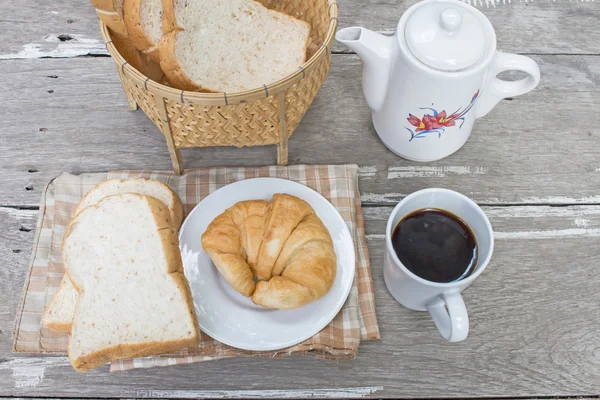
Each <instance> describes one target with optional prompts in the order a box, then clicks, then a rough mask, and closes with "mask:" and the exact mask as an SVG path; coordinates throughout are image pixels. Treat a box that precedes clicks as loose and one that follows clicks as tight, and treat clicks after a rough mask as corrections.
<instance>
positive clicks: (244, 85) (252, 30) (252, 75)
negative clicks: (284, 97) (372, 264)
mask: <svg viewBox="0 0 600 400" xmlns="http://www.w3.org/2000/svg"><path fill="white" fill-rule="evenodd" d="M127 1H129V0H127ZM144 1H145V0H144ZM163 19H164V22H163V26H164V27H165V32H168V33H166V34H165V35H164V36H163V38H162V39H161V41H160V46H159V53H160V64H161V67H162V69H163V71H164V72H165V75H166V76H167V78H168V79H169V81H170V82H171V83H173V84H174V86H176V87H178V88H180V89H184V90H194V91H207V92H239V91H244V90H249V89H254V88H259V87H263V85H268V84H271V83H273V82H276V81H278V80H279V79H282V78H284V77H285V76H287V75H289V74H291V73H293V72H294V71H296V70H297V69H298V68H299V67H300V66H301V65H302V64H304V61H305V58H306V47H307V43H308V38H309V33H310V26H309V24H308V23H307V22H305V21H301V20H298V19H296V18H293V17H291V16H289V15H286V14H283V13H280V12H277V11H273V10H269V9H267V8H266V7H264V6H263V5H262V4H260V3H258V2H256V1H253V0H202V1H189V0H165V1H164V16H163Z"/></svg>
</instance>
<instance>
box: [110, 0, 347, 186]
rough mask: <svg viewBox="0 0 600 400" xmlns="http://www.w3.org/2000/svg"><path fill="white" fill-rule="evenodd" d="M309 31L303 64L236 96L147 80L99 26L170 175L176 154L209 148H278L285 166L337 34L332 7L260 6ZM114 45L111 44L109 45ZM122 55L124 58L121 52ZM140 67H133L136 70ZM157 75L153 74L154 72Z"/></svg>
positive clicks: (309, 1)
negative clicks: (165, 151) (165, 155)
mask: <svg viewBox="0 0 600 400" xmlns="http://www.w3.org/2000/svg"><path fill="white" fill-rule="evenodd" d="M260 2H261V3H263V4H264V5H265V6H267V7H268V8H272V9H274V10H277V11H282V12H285V13H286V14H289V15H292V16H294V17H296V18H298V19H302V20H304V21H307V22H308V23H310V25H311V33H310V39H309V45H308V51H307V60H308V61H307V62H306V63H305V64H304V65H302V66H299V67H298V70H297V71H295V72H294V73H293V74H291V75H289V76H287V77H285V78H284V79H281V80H279V81H277V82H274V83H271V84H268V85H265V86H264V87H260V88H256V89H253V90H248V91H245V92H237V93H200V92H188V91H182V90H178V89H174V88H172V87H169V86H165V85H163V84H161V83H158V82H156V81H155V80H153V79H157V78H156V76H157V74H156V73H154V74H148V73H147V74H148V75H152V76H151V77H148V76H146V75H144V74H142V73H141V72H139V71H138V70H137V69H136V68H135V67H134V66H133V65H136V66H137V65H139V60H137V63H136V62H130V60H128V58H129V57H128V56H127V54H126V55H125V58H124V57H123V55H122V54H121V53H120V52H119V51H118V50H117V48H118V47H119V48H121V49H123V47H122V46H118V45H116V44H117V43H116V42H117V41H118V40H120V39H119V38H118V36H116V35H114V37H111V31H110V30H109V29H108V28H107V27H106V25H104V24H101V28H102V36H103V38H104V41H105V43H106V48H107V49H108V51H109V52H110V54H111V56H112V58H113V59H114V60H115V62H116V63H117V70H118V71H119V75H120V77H121V83H122V84H123V89H124V90H125V94H126V95H127V99H128V103H129V108H130V109H132V110H135V109H137V107H140V108H141V109H142V110H144V112H145V113H146V115H147V116H148V117H149V118H150V119H151V120H152V122H154V124H155V125H156V126H157V127H158V129H159V130H160V131H161V132H162V133H163V134H164V135H165V138H166V141H167V146H168V148H169V153H170V155H171V161H172V162H173V170H174V171H175V172H176V173H177V174H181V173H182V172H183V159H182V157H181V153H180V151H179V149H181V148H184V147H208V146H237V147H243V146H264V145H273V144H275V145H277V163H278V164H280V165H286V164H287V159H288V145H287V141H288V138H289V137H290V136H291V135H292V133H293V132H294V130H295V129H296V127H297V126H298V123H299V122H300V120H301V119H302V117H303V116H304V114H305V113H306V110H307V109H308V107H309V106H310V104H311V103H312V101H313V99H314V98H315V96H316V94H317V92H318V91H319V88H320V87H321V84H322V83H323V81H324V80H325V77H326V76H327V72H328V71H329V67H330V65H331V42H332V40H333V36H334V33H335V30H336V28H337V15H338V7H337V4H336V3H335V0H260ZM113 40H114V42H113ZM122 52H123V53H125V52H124V51H122ZM138 68H139V67H138ZM154 70H156V68H154Z"/></svg>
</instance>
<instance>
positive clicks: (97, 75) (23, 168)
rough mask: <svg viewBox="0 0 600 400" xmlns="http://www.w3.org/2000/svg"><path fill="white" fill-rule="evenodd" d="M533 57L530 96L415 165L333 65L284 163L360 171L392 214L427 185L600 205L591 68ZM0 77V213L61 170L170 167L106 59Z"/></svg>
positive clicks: (478, 196) (21, 68)
mask: <svg viewBox="0 0 600 400" xmlns="http://www.w3.org/2000/svg"><path fill="white" fill-rule="evenodd" d="M534 58H535V59H536V60H537V61H538V62H539V63H540V66H541V69H542V81H541V83H540V87H539V88H538V89H536V90H535V91H533V92H531V93H529V94H527V95H525V96H522V97H517V98H515V99H514V100H513V101H504V102H501V104H499V105H498V107H497V108H496V109H495V110H493V111H492V112H491V113H490V114H489V115H488V116H487V117H486V118H484V119H481V120H480V121H478V122H477V124H476V126H475V129H474V132H473V134H472V136H471V138H470V139H469V141H468V142H467V144H466V145H465V147H464V148H463V149H461V150H460V151H459V152H457V153H456V154H454V155H452V156H450V157H448V158H446V159H444V160H441V161H438V162H435V163H429V164H418V163H414V162H409V161H406V160H403V159H401V158H399V157H397V156H395V155H394V154H392V153H391V152H390V151H388V150H387V149H386V148H385V147H384V146H383V144H382V143H381V142H380V141H379V139H378V137H377V135H376V133H375V131H374V130H373V127H372V124H371V119H370V111H369V109H368V108H367V106H366V104H365V102H364V100H363V96H362V90H361V88H360V74H361V68H360V63H359V60H358V58H357V57H356V56H355V55H335V56H334V60H333V61H334V62H333V67H332V69H331V72H330V76H329V77H328V79H327V81H326V82H325V84H324V85H323V88H322V89H321V91H320V93H319V95H318V96H317V98H316V100H315V102H314V104H313V105H312V107H311V108H310V109H309V111H308V113H307V115H306V117H305V118H304V120H303V121H302V123H301V124H300V127H299V128H298V130H297V131H296V133H295V134H294V136H293V137H292V138H291V140H290V142H289V147H290V150H289V151H290V153H289V158H290V163H292V164H295V163H309V164H312V163H347V162H355V163H358V164H359V165H361V166H362V169H361V171H362V179H361V191H362V194H363V200H364V201H365V202H366V203H369V204H393V203H395V202H397V201H398V200H399V199H400V198H402V197H403V196H404V195H406V194H408V193H411V192H412V191H414V190H417V189H421V188H424V187H432V186H443V187H448V188H452V189H455V190H459V191H462V192H464V193H465V194H467V195H469V196H471V197H473V198H474V199H475V200H477V201H478V202H482V203H485V204H514V203H528V204H529V203H534V204H544V203H556V204H565V203H598V202H600V192H599V190H600V162H599V161H598V149H599V148H600V128H599V126H600V114H599V113H598V112H597V110H598V109H599V108H600V95H599V94H600V63H599V62H598V60H599V58H598V57H596V56H534ZM0 76H3V77H4V80H5V82H6V83H5V90H4V91H3V92H2V93H0V103H1V104H3V106H4V111H5V113H4V118H3V122H4V123H3V126H2V128H1V129H2V137H3V141H2V144H0V148H1V149H2V151H0V171H1V173H2V175H3V179H2V180H0V204H3V205H6V204H10V205H37V204H38V201H39V198H40V193H41V190H42V189H43V187H44V186H45V185H46V183H47V182H48V181H49V180H50V179H52V178H54V177H55V176H57V175H58V174H60V173H61V172H63V171H69V172H75V173H77V172H86V171H106V170H109V169H140V168H146V169H163V170H168V169H170V168H171V161H170V159H169V156H168V152H167V147H166V144H165V141H164V138H163V137H162V135H161V134H160V133H159V132H158V130H157V129H156V128H155V127H154V125H153V124H152V123H151V122H150V121H149V120H148V119H147V118H146V116H145V115H144V114H143V112H141V111H137V112H128V111H127V105H126V99H125V95H124V94H123V91H122V87H121V84H120V82H119V80H118V76H117V74H116V72H115V66H114V64H113V62H112V60H111V59H109V58H101V59H98V58H94V59H92V58H79V59H52V60H15V61H10V62H0ZM324 149H326V151H324ZM356 149H360V151H356ZM17 155H18V157H17ZM183 155H184V159H185V162H186V167H188V168H193V167H205V166H214V165H268V164H274V163H275V162H276V151H275V147H274V146H273V147H254V148H245V149H236V148H212V149H187V150H184V151H183Z"/></svg>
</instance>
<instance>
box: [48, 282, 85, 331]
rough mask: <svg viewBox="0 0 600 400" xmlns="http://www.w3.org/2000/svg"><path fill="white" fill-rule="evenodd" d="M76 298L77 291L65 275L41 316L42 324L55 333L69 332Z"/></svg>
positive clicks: (77, 295) (77, 296)
mask: <svg viewBox="0 0 600 400" xmlns="http://www.w3.org/2000/svg"><path fill="white" fill-rule="evenodd" d="M78 298H79V294H78V293H77V290H75V288H74V287H73V284H72V283H71V280H70V279H69V277H68V276H67V275H66V274H65V275H64V276H63V278H62V281H60V285H59V286H58V289H56V292H55V293H54V295H53V296H52V299H50V303H49V304H48V307H46V310H44V314H42V324H44V325H45V326H46V327H47V328H48V329H50V330H52V331H55V332H70V331H71V324H72V322H73V314H74V313H75V306H76V305H77V299H78Z"/></svg>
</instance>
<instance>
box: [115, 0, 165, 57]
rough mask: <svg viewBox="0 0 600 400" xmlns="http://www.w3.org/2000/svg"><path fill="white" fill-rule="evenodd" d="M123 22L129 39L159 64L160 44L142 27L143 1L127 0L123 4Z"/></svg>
mask: <svg viewBox="0 0 600 400" xmlns="http://www.w3.org/2000/svg"><path fill="white" fill-rule="evenodd" d="M123 20H124V22H125V29H126V30H127V33H128V34H129V39H130V40H131V42H132V43H133V44H134V46H135V47H137V48H138V49H139V50H140V51H142V52H144V54H146V55H147V56H148V57H150V58H151V59H153V60H154V61H157V62H159V61H160V57H159V49H158V43H154V42H153V41H152V39H150V38H149V37H148V35H146V32H145V31H144V28H143V26H142V0H125V1H124V2H123Z"/></svg>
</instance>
